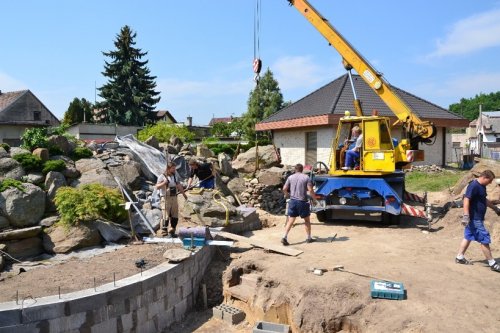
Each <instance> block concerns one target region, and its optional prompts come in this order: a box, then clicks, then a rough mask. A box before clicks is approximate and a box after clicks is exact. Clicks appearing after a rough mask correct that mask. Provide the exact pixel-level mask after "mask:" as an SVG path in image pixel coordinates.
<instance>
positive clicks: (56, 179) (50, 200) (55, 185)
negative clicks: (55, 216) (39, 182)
mask: <svg viewBox="0 0 500 333" xmlns="http://www.w3.org/2000/svg"><path fill="white" fill-rule="evenodd" d="M67 185H68V184H67V183H66V178H65V177H64V175H63V174H62V173H60V172H57V171H50V172H49V173H48V174H47V177H46V178H45V189H46V190H47V202H46V208H47V211H49V212H55V211H56V206H55V204H54V199H55V197H56V192H57V190H58V189H59V188H61V187H63V186H67Z"/></svg>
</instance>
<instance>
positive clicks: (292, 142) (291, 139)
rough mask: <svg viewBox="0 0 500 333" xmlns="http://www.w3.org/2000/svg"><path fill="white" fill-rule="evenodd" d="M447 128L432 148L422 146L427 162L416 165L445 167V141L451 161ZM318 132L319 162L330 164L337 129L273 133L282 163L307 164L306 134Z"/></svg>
mask: <svg viewBox="0 0 500 333" xmlns="http://www.w3.org/2000/svg"><path fill="white" fill-rule="evenodd" d="M445 130H446V129H445V128H442V127H439V128H438V129H437V131H438V133H437V135H436V137H435V141H434V144H433V145H431V146H428V145H421V146H420V149H423V150H424V154H425V161H423V162H415V163H414V165H422V164H436V165H440V166H441V165H443V163H444V162H445V161H443V140H446V145H447V148H446V154H447V155H446V160H448V161H451V157H452V155H451V154H452V152H453V150H452V149H451V145H452V144H451V136H450V134H446V138H443V131H445ZM311 131H316V132H317V138H318V150H317V157H318V158H317V160H318V161H321V162H324V163H326V164H327V165H328V164H329V162H330V152H331V144H332V141H333V139H334V138H335V135H336V127H317V128H309V129H292V130H283V131H274V132H273V135H274V137H273V141H274V144H275V145H276V147H277V148H279V149H280V154H281V161H282V163H283V164H286V165H294V164H297V163H302V164H304V163H305V154H306V151H305V147H306V132H311ZM392 136H393V137H395V138H400V137H401V129H395V130H393V131H392Z"/></svg>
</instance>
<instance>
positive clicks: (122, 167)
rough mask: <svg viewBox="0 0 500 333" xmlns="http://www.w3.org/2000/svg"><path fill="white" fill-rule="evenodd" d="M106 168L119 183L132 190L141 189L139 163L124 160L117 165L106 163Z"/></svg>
mask: <svg viewBox="0 0 500 333" xmlns="http://www.w3.org/2000/svg"><path fill="white" fill-rule="evenodd" d="M108 169H109V171H110V172H111V174H112V175H113V176H114V177H117V178H118V179H119V180H120V183H121V184H123V185H124V186H125V187H127V188H128V189H130V190H132V191H137V190H140V189H141V164H140V163H137V162H135V161H125V162H122V163H121V164H117V165H114V166H112V165H108Z"/></svg>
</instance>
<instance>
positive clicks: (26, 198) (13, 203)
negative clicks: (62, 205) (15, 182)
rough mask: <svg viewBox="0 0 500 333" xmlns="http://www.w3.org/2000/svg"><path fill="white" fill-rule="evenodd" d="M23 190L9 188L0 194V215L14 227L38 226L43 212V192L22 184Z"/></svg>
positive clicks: (34, 186)
mask: <svg viewBox="0 0 500 333" xmlns="http://www.w3.org/2000/svg"><path fill="white" fill-rule="evenodd" d="M22 186H23V188H24V190H23V191H21V190H19V189H17V188H15V187H9V188H8V189H6V190H5V191H3V192H1V193H0V213H1V214H2V215H3V216H5V217H6V218H7V219H8V220H9V223H10V225H12V226H14V227H30V226H34V225H36V224H38V222H39V221H40V219H41V218H42V216H43V214H44V212H45V200H46V194H45V192H44V191H43V190H42V189H41V188H39V187H38V186H36V185H33V184H30V183H23V184H22Z"/></svg>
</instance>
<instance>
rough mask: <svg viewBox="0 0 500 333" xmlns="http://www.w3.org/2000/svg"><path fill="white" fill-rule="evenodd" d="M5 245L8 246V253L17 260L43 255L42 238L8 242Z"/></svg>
mask: <svg viewBox="0 0 500 333" xmlns="http://www.w3.org/2000/svg"><path fill="white" fill-rule="evenodd" d="M5 244H6V245H7V253H8V254H9V255H10V256H12V257H14V258H16V259H26V258H30V257H36V256H38V255H40V254H42V253H43V247H42V239H41V238H40V237H30V238H24V239H21V240H15V241H8V242H6V243H5Z"/></svg>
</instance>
